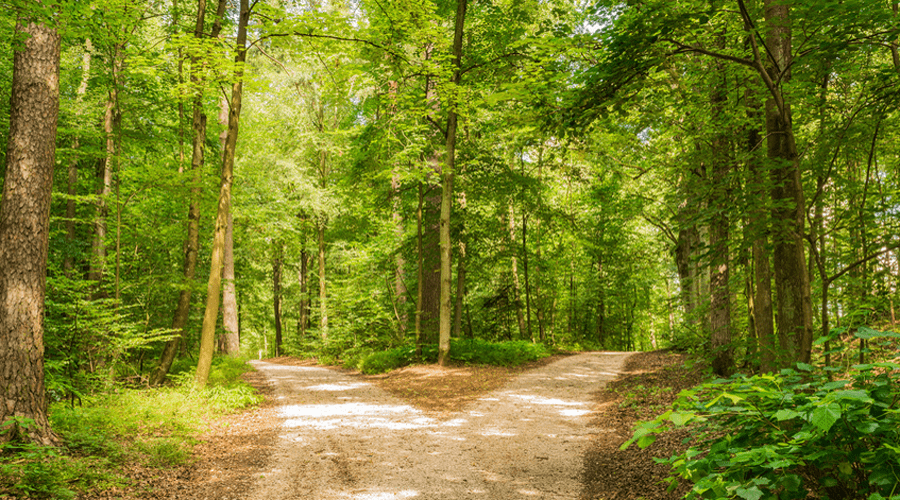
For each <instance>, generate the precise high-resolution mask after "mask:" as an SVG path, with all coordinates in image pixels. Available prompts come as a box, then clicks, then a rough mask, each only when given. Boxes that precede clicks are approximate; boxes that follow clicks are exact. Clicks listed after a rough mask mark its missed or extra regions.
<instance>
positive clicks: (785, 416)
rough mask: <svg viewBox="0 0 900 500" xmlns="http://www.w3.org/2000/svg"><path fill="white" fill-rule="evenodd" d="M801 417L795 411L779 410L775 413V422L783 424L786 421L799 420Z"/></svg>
mask: <svg viewBox="0 0 900 500" xmlns="http://www.w3.org/2000/svg"><path fill="white" fill-rule="evenodd" d="M799 416H800V413H798V412H796V411H794V410H778V411H777V412H775V420H778V421H779V422H783V421H785V420H790V419H792V418H797V417H799Z"/></svg>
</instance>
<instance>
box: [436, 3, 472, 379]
mask: <svg viewBox="0 0 900 500" xmlns="http://www.w3.org/2000/svg"><path fill="white" fill-rule="evenodd" d="M467 6H468V1H467V0H457V2H456V26H455V29H454V31H453V77H452V78H451V80H450V83H451V85H450V90H451V91H452V92H456V91H458V90H459V84H460V82H461V81H462V72H461V68H460V63H461V60H462V42H463V24H465V20H466V7H467ZM457 100H458V96H454V97H453V98H451V99H450V100H449V101H450V103H449V110H448V112H447V151H446V157H445V158H446V159H445V162H444V166H443V169H442V171H441V177H442V181H441V187H442V190H441V312H440V341H439V342H438V364H439V365H441V366H447V364H448V363H449V361H450V319H451V309H450V306H451V304H450V301H451V295H450V288H451V283H452V281H453V268H452V262H451V248H452V247H451V242H450V212H451V207H452V206H453V176H454V173H455V172H454V170H455V169H456V127H457V122H458V116H457V113H456V106H458V104H457Z"/></svg>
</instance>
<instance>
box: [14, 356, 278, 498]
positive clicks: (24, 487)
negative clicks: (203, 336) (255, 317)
mask: <svg viewBox="0 0 900 500" xmlns="http://www.w3.org/2000/svg"><path fill="white" fill-rule="evenodd" d="M249 369H250V368H249V367H248V365H246V363H245V361H244V360H241V359H235V358H229V357H221V358H216V359H215V360H214V362H213V367H212V371H211V375H210V385H209V386H208V387H207V388H206V389H202V390H198V389H195V388H193V383H192V380H193V373H192V371H191V370H189V369H185V368H182V369H181V371H176V372H175V373H173V375H172V379H173V381H174V382H175V384H174V385H173V386H172V387H161V388H154V389H133V388H124V387H114V388H113V389H111V390H109V391H107V392H104V393H99V394H95V395H92V396H89V397H84V398H82V401H81V403H82V404H81V405H78V406H73V405H70V404H68V403H65V402H58V403H54V404H52V405H51V408H50V422H51V426H52V428H53V430H54V431H55V432H56V433H57V434H58V435H59V436H60V438H61V440H62V446H60V447H59V448H45V447H38V446H32V445H27V444H16V443H12V444H8V445H5V446H4V447H3V448H2V453H0V496H2V495H11V496H14V497H28V498H36V499H37V498H53V499H57V498H58V499H67V498H75V496H76V494H79V493H87V492H96V491H103V490H107V489H110V488H120V487H123V486H126V485H127V482H128V481H127V479H126V478H125V476H124V474H123V473H122V470H123V468H124V467H126V466H129V467H132V466H143V467H158V468H168V467H176V466H179V465H183V464H185V463H188V462H189V461H190V460H191V450H192V447H193V445H194V444H196V442H197V440H196V436H197V435H199V434H200V433H201V432H203V430H204V429H205V428H206V427H207V425H208V424H209V423H210V422H213V421H214V420H216V419H217V418H218V417H219V416H221V415H223V414H226V413H230V412H234V411H236V410H238V409H241V408H245V407H247V406H251V405H254V404H256V403H258V402H259V400H260V398H259V396H257V395H256V393H255V391H254V390H253V388H251V387H250V386H248V385H247V384H245V383H243V382H241V381H240V375H241V374H242V373H244V372H246V371H248V370H249Z"/></svg>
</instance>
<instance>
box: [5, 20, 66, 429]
mask: <svg viewBox="0 0 900 500" xmlns="http://www.w3.org/2000/svg"><path fill="white" fill-rule="evenodd" d="M15 31H16V35H17V39H18V40H22V47H21V48H20V50H16V51H15V55H14V57H13V80H12V93H11V97H10V107H9V139H8V144H7V150H6V151H7V154H6V161H7V165H6V174H5V180H4V183H3V197H2V202H0V262H2V263H3V265H0V365H2V366H3V367H4V369H3V370H2V372H0V397H2V400H3V404H2V405H0V425H2V427H3V429H4V431H5V432H4V433H3V434H0V442H8V441H10V440H12V439H16V438H24V439H26V440H28V441H31V442H34V443H38V444H43V445H51V444H55V443H56V441H57V437H56V435H54V434H53V432H52V431H51V430H50V424H49V422H48V419H47V393H46V389H45V386H44V340H43V335H44V323H43V316H44V295H45V290H46V285H47V281H46V280H47V278H46V275H47V253H48V242H49V235H50V220H49V214H50V197H51V191H52V188H53V168H54V166H55V163H56V158H55V155H56V124H57V118H58V116H59V54H60V35H59V34H58V33H57V32H56V30H55V29H51V28H49V27H47V26H44V25H43V24H36V23H34V22H31V21H30V20H28V19H26V18H25V17H24V16H23V17H20V18H19V20H18V22H17V23H16V30H15ZM19 35H21V38H19V37H18V36H19ZM14 417H15V418H28V419H31V420H33V421H34V424H33V425H31V426H28V427H23V426H20V425H19V424H18V423H15V422H12V423H8V422H9V419H11V418H14ZM10 427H11V428H10Z"/></svg>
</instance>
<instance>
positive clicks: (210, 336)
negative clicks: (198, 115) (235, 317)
mask: <svg viewBox="0 0 900 500" xmlns="http://www.w3.org/2000/svg"><path fill="white" fill-rule="evenodd" d="M240 8H241V11H240V15H239V19H238V33H237V55H236V56H235V68H236V69H235V72H234V73H235V74H234V83H233V84H232V87H231V109H230V113H229V115H228V139H227V141H226V142H225V151H224V153H223V157H222V183H221V188H220V190H219V206H218V211H217V215H216V229H215V235H214V237H213V245H212V256H211V257H210V271H209V283H208V285H207V289H206V311H205V313H204V315H203V328H202V330H201V332H200V354H199V355H198V356H197V373H196V376H195V377H194V383H195V385H197V386H198V387H204V386H206V382H207V380H208V379H209V370H210V367H211V366H212V358H213V348H214V342H215V333H216V319H217V318H218V315H219V298H220V292H221V285H222V267H223V261H224V254H225V229H226V227H227V226H228V213H229V211H230V210H231V183H232V181H233V179H234V153H235V148H236V147H237V136H238V128H239V127H238V126H239V121H240V116H241V96H242V94H243V88H244V87H243V83H244V69H243V68H244V61H246V59H247V22H248V20H249V18H250V2H249V0H241V3H240Z"/></svg>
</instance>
